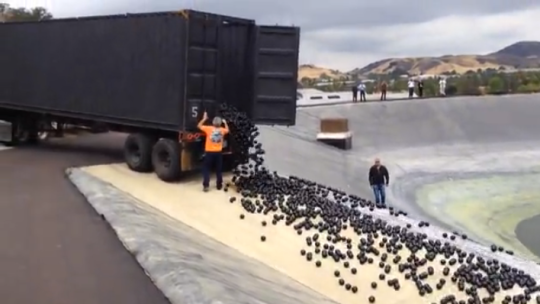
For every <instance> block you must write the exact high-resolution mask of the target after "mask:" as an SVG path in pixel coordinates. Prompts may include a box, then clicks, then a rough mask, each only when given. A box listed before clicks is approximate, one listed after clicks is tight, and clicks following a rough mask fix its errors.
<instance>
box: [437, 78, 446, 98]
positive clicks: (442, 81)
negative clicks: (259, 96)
mask: <svg viewBox="0 0 540 304" xmlns="http://www.w3.org/2000/svg"><path fill="white" fill-rule="evenodd" d="M439 95H440V96H446V79H445V78H444V77H440V78H439Z"/></svg>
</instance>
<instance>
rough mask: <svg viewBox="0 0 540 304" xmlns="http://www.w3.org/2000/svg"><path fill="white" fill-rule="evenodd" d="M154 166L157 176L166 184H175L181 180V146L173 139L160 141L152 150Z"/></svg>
mask: <svg viewBox="0 0 540 304" xmlns="http://www.w3.org/2000/svg"><path fill="white" fill-rule="evenodd" d="M152 165H153V166H154V172H156V175H157V176H158V177H159V179H161V180H162V181H165V182H173V181H177V180H179V179H180V177H181V174H182V168H181V167H180V166H181V164H180V145H179V144H178V142H177V141H174V140H171V139H161V140H159V141H158V142H157V143H156V144H155V145H154V148H153V149H152Z"/></svg>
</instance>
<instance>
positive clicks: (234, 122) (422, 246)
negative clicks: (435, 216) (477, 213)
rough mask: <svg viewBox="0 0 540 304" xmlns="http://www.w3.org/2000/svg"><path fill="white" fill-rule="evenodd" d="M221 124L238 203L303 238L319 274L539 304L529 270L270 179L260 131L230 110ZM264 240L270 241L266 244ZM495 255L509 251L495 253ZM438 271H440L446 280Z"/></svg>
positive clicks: (360, 206)
mask: <svg viewBox="0 0 540 304" xmlns="http://www.w3.org/2000/svg"><path fill="white" fill-rule="evenodd" d="M222 116H223V117H224V118H225V119H227V121H229V122H230V123H229V125H230V128H231V136H232V138H231V144H233V145H234V147H235V151H236V158H235V165H236V167H235V169H234V170H233V180H232V182H233V184H234V186H235V187H236V189H237V191H238V192H239V193H240V195H241V198H240V199H239V200H238V202H239V203H240V204H241V205H242V207H243V208H244V209H245V211H246V212H247V214H249V213H259V214H265V215H269V216H270V219H269V220H268V222H269V223H270V222H271V223H272V224H273V225H277V224H279V223H282V224H284V225H287V226H290V227H291V229H294V230H295V231H296V233H297V234H298V235H303V236H302V237H305V248H304V249H303V250H302V251H301V252H299V254H300V255H302V256H303V258H304V259H305V260H306V262H309V263H314V264H315V267H320V266H321V265H322V264H324V263H339V264H341V265H343V268H345V269H347V271H350V272H351V274H353V275H357V273H362V270H361V267H362V266H363V265H370V264H372V265H376V266H378V267H379V269H380V275H379V277H378V278H371V280H372V282H371V283H370V284H371V285H370V286H371V288H372V289H373V290H375V289H377V288H378V284H383V283H384V284H385V285H387V286H389V287H390V288H391V290H394V291H395V292H399V290H400V288H401V286H402V285H403V284H413V285H414V286H415V287H416V289H417V290H418V295H419V296H420V297H423V296H426V295H429V294H431V293H433V292H435V291H441V290H443V289H444V288H445V286H447V285H449V284H453V285H455V286H456V287H457V289H458V290H459V291H460V293H459V294H448V295H446V296H443V297H441V298H440V300H439V303H441V304H445V303H448V304H481V303H482V304H488V303H503V304H511V303H513V304H521V303H532V302H533V301H534V302H535V303H539V304H540V296H538V294H540V286H539V285H538V284H537V282H536V281H535V280H534V279H533V278H532V277H531V276H530V275H528V274H526V273H525V272H524V271H523V270H520V269H517V268H515V267H513V266H512V265H507V264H505V263H502V262H500V261H499V260H497V259H492V260H486V259H484V258H482V257H480V256H477V255H475V254H474V253H472V252H467V251H465V250H462V249H461V248H459V247H457V246H456V242H455V241H456V239H458V238H460V239H466V238H467V236H466V235H460V234H458V233H457V232H455V233H453V234H446V233H445V234H443V235H442V237H443V238H442V241H441V240H436V239H430V238H428V236H427V234H426V233H418V232H415V231H413V230H416V231H418V229H429V226H430V225H429V223H427V222H420V223H419V224H418V227H412V226H411V225H410V224H409V225H404V226H400V225H395V224H391V223H388V222H387V221H385V220H382V219H380V218H377V217H375V216H373V213H372V212H373V211H374V210H375V209H383V208H386V209H387V210H388V212H389V213H390V214H391V215H394V216H406V214H405V213H404V212H401V211H398V210H395V209H393V208H387V207H385V206H378V205H375V204H374V203H373V202H371V201H368V200H366V199H362V198H360V197H357V196H354V195H348V194H347V193H345V192H343V191H340V190H339V189H335V188H332V187H328V186H325V185H321V184H318V183H315V182H312V181H309V180H306V179H303V178H300V177H295V176H290V177H282V176H279V175H278V174H277V172H271V171H269V170H268V169H267V168H266V167H265V165H264V154H265V152H264V150H263V147H262V144H261V143H260V142H258V141H257V137H258V135H259V130H258V128H257V126H255V125H254V124H253V123H252V122H251V121H250V119H249V117H248V116H247V115H245V114H243V113H240V112H239V111H237V110H236V109H234V108H233V107H230V106H227V105H224V106H223V107H222ZM230 202H231V203H235V202H236V200H231V201H230ZM241 218H244V215H242V216H241ZM265 223H266V222H265ZM263 225H264V226H265V225H266V224H263ZM345 231H349V232H350V231H352V232H354V235H355V237H354V238H351V237H350V235H351V233H347V234H345V233H344V232H345ZM305 235H307V236H305ZM347 235H348V236H349V237H347ZM261 240H262V241H264V240H266V238H265V237H261ZM344 248H346V249H344ZM492 251H494V252H504V251H505V250H504V248H502V247H499V246H495V245H494V246H492ZM506 252H507V253H508V254H512V252H511V251H506ZM434 266H437V269H440V270H439V272H437V271H436V270H435V267H434ZM334 276H335V279H336V284H339V285H340V286H343V288H344V290H345V291H346V292H352V293H356V292H357V291H358V287H357V286H354V285H353V284H351V283H348V282H346V281H345V280H344V279H343V278H342V277H341V273H340V272H339V271H336V272H335V273H334ZM433 276H437V277H440V279H438V280H437V282H436V283H428V278H430V277H433ZM396 277H399V279H398V278H396ZM376 281H380V283H377V282H376ZM432 281H433V280H431V281H430V282H432ZM514 288H517V289H518V290H520V292H515V294H514V295H513V296H502V295H501V292H503V291H508V290H511V289H514ZM358 295H359V296H363V297H365V299H364V300H367V301H368V302H369V303H375V302H376V298H375V297H374V296H373V295H365V294H364V295H360V294H358Z"/></svg>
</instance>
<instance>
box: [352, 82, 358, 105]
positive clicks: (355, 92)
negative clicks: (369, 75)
mask: <svg viewBox="0 0 540 304" xmlns="http://www.w3.org/2000/svg"><path fill="white" fill-rule="evenodd" d="M352 102H358V87H357V86H354V85H353V86H352Z"/></svg>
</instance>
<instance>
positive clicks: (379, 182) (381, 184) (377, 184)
mask: <svg viewBox="0 0 540 304" xmlns="http://www.w3.org/2000/svg"><path fill="white" fill-rule="evenodd" d="M389 182H390V175H389V174H388V169H386V167H385V166H383V165H381V160H380V159H378V158H376V159H375V164H374V165H373V166H371V168H370V169H369V185H370V186H371V188H372V189H373V194H374V195H375V203H376V204H383V205H384V204H385V203H386V191H385V190H386V189H385V188H386V187H387V186H388V183H389Z"/></svg>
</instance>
